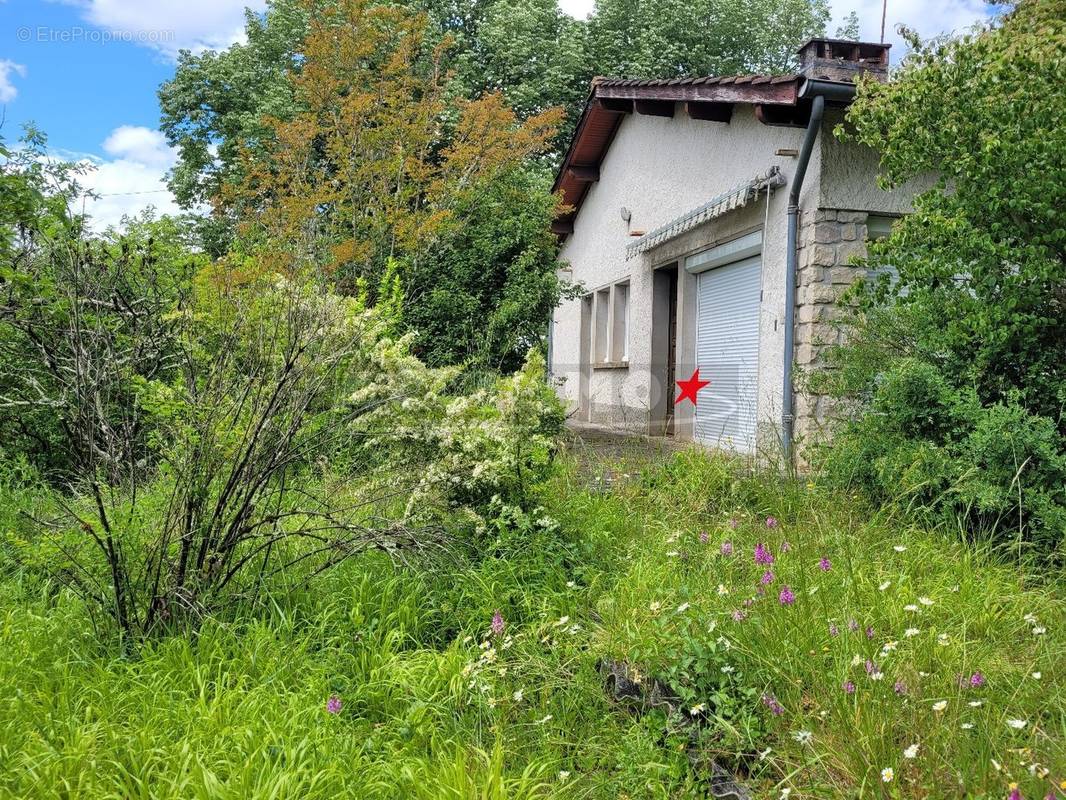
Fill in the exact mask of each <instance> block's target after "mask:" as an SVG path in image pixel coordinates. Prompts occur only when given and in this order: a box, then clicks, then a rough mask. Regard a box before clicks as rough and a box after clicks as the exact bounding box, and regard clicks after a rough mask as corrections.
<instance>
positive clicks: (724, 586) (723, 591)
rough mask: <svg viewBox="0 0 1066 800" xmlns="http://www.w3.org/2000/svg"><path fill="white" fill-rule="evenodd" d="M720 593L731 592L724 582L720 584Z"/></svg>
mask: <svg viewBox="0 0 1066 800" xmlns="http://www.w3.org/2000/svg"><path fill="white" fill-rule="evenodd" d="M718 594H719V595H726V594H729V589H727V588H726V585H725V584H724V583H720V584H718Z"/></svg>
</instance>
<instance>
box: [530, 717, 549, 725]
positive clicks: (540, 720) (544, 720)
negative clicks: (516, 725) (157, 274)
mask: <svg viewBox="0 0 1066 800" xmlns="http://www.w3.org/2000/svg"><path fill="white" fill-rule="evenodd" d="M551 718H552V715H551V714H545V715H544V716H543V717H541V718H540V719H538V720H536V721H535V722H534V723H533V724H534V725H543V724H544V723H546V722H551Z"/></svg>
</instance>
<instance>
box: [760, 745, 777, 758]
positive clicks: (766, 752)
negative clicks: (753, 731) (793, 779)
mask: <svg viewBox="0 0 1066 800" xmlns="http://www.w3.org/2000/svg"><path fill="white" fill-rule="evenodd" d="M772 752H774V750H773V748H772V747H767V748H766V749H765V750H763V751H762V752H761V753H759V760H760V761H765V760H766V757H767V756H768V755H770V753H772Z"/></svg>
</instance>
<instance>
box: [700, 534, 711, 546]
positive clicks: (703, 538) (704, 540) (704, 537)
mask: <svg viewBox="0 0 1066 800" xmlns="http://www.w3.org/2000/svg"><path fill="white" fill-rule="evenodd" d="M710 540H711V537H710V536H708V535H707V531H700V544H707V542H709V541H710Z"/></svg>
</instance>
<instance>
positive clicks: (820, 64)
mask: <svg viewBox="0 0 1066 800" xmlns="http://www.w3.org/2000/svg"><path fill="white" fill-rule="evenodd" d="M891 46H892V45H890V44H876V43H874V42H852V41H848V40H846V39H810V40H808V42H807V43H806V44H805V45H803V47H801V48H800V49H799V50H798V51H797V52H798V53H799V64H800V66H799V74H800V75H802V76H803V77H804V78H813V79H815V80H823V81H838V82H840V83H854V82H855V78H856V77H857V76H858V75H859V73H869V74H871V75H873V76H874V78H875V79H876V80H880V81H884V80H887V79H888V48H890V47H891Z"/></svg>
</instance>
